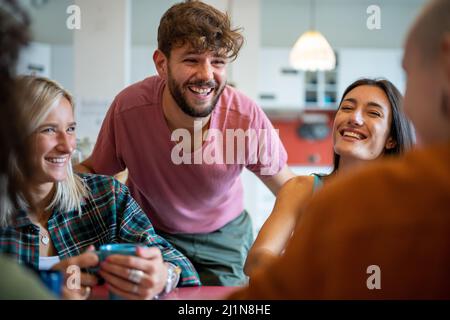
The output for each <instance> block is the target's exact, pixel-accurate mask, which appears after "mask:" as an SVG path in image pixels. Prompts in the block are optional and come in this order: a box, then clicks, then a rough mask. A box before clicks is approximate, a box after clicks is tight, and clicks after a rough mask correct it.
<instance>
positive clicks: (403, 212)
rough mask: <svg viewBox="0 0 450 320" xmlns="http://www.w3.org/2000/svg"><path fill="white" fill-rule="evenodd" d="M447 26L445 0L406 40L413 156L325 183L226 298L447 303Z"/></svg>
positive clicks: (438, 0) (428, 10) (431, 7)
mask: <svg viewBox="0 0 450 320" xmlns="http://www.w3.org/2000/svg"><path fill="white" fill-rule="evenodd" d="M449 17H450V1H448V0H435V1H432V2H430V3H429V4H428V5H427V6H426V7H425V8H424V10H423V11H422V13H421V14H420V16H419V17H418V19H417V20H416V22H415V24H414V26H413V27H412V29H411V31H410V33H409V36H408V38H407V41H406V47H405V55H404V59H403V67H404V69H405V71H406V73H407V89H406V94H405V112H406V114H407V115H408V116H409V118H410V119H411V120H412V122H413V123H414V126H415V128H416V134H417V140H418V147H417V149H416V150H413V151H411V152H409V153H408V154H406V155H405V156H404V157H401V158H398V159H392V160H380V161H379V162H377V163H374V164H373V165H369V166H367V167H365V168H363V169H361V170H358V171H357V172H355V173H354V174H352V175H347V176H345V177H340V178H337V179H335V180H334V181H331V182H330V183H329V184H328V185H327V186H325V187H324V188H323V189H322V190H321V191H319V192H318V193H317V194H316V196H315V197H314V198H313V199H312V200H311V203H310V204H309V206H308V207H307V208H306V210H305V212H304V213H303V214H302V216H301V218H300V220H299V222H298V225H297V228H296V230H295V232H294V235H293V237H292V239H291V242H290V243H289V244H288V246H287V248H286V251H285V254H284V255H283V256H282V257H281V258H280V259H278V260H276V261H275V262H274V263H273V264H271V265H270V266H268V267H267V269H265V270H260V271H259V272H257V273H255V274H254V276H253V277H252V279H251V281H250V285H249V287H247V288H245V289H243V290H241V291H238V292H237V293H235V294H234V295H232V296H231V299H422V298H424V299H428V298H438V299H439V298H445V299H450V285H449V284H450V272H449V270H450V19H449Z"/></svg>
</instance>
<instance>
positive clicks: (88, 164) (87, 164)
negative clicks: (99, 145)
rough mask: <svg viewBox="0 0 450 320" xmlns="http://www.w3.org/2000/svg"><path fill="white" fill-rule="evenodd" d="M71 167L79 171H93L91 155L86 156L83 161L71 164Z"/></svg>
mask: <svg viewBox="0 0 450 320" xmlns="http://www.w3.org/2000/svg"><path fill="white" fill-rule="evenodd" d="M73 169H74V170H75V171H76V172H79V173H95V171H94V169H93V165H92V161H91V157H89V158H87V159H86V160H84V161H83V162H80V163H79V164H76V165H74V166H73Z"/></svg>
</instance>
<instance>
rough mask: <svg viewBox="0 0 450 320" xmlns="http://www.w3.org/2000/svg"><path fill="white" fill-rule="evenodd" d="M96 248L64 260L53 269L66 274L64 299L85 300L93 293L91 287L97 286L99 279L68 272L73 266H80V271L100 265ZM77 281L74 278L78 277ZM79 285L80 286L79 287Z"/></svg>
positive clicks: (83, 273)
mask: <svg viewBox="0 0 450 320" xmlns="http://www.w3.org/2000/svg"><path fill="white" fill-rule="evenodd" d="M94 250H95V248H94V246H90V247H89V248H88V251H87V252H85V253H83V254H80V255H79V256H76V257H71V258H68V259H64V260H62V261H61V262H60V263H58V264H56V265H55V266H54V267H53V268H52V269H53V270H59V271H61V272H62V273H63V274H64V286H63V290H62V296H63V298H64V299H70V300H85V299H87V298H88V297H89V294H90V293H91V287H93V286H95V285H97V277H96V276H94V275H91V274H88V273H86V272H81V273H80V274H79V275H78V274H77V273H73V272H68V271H70V269H69V268H70V267H71V266H78V268H79V269H78V270H80V269H82V268H90V267H95V266H97V265H98V262H99V260H98V256H97V255H96V254H95V252H91V251H94ZM78 276H79V279H75V278H72V277H78ZM78 284H79V285H78Z"/></svg>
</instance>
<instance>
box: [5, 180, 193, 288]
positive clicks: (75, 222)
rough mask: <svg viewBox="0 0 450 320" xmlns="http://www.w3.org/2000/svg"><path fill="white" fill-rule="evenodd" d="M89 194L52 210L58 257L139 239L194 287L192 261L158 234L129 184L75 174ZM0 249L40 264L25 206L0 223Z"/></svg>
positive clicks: (182, 283) (34, 230)
mask: <svg viewBox="0 0 450 320" xmlns="http://www.w3.org/2000/svg"><path fill="white" fill-rule="evenodd" d="M80 176H81V177H82V178H83V180H84V181H85V183H86V185H87V186H88V187H89V189H90V194H91V195H92V196H91V197H90V198H88V199H84V201H83V202H82V203H81V211H82V213H81V214H79V212H78V210H72V211H70V212H60V211H58V210H57V209H54V210H53V213H52V215H51V216H50V218H49V220H48V231H49V234H50V237H51V239H52V241H53V244H54V246H55V249H56V251H57V253H58V256H59V257H60V259H61V260H62V259H65V258H68V257H72V256H77V255H80V254H81V253H83V252H84V251H86V249H87V247H89V246H90V245H94V246H95V248H96V249H98V248H99V247H100V246H101V245H103V244H108V243H124V242H128V243H142V244H144V245H147V246H156V247H158V248H159V249H160V250H161V252H162V256H163V259H164V261H166V262H170V263H172V264H174V265H176V266H179V267H180V268H181V275H180V282H179V284H178V285H179V286H197V285H200V280H199V277H198V274H197V272H196V271H195V269H194V267H193V265H192V264H191V262H190V261H189V260H188V259H187V258H186V257H185V256H184V255H182V254H181V253H180V252H179V251H178V250H176V249H175V248H174V247H173V246H172V245H171V244H169V243H168V242H167V241H166V240H165V239H163V238H162V237H161V236H158V235H157V234H156V233H155V230H154V229H153V226H152V224H151V222H150V220H149V219H148V217H147V216H146V214H145V213H144V212H143V211H142V209H141V208H140V207H139V205H138V204H137V203H136V201H135V200H134V199H133V198H132V197H131V195H130V192H129V190H128V188H127V187H126V186H125V185H123V184H121V183H120V182H118V181H117V180H115V179H113V178H112V177H107V176H100V175H90V174H80ZM0 252H1V253H4V254H7V255H11V256H12V257H13V258H15V259H17V260H18V261H19V263H23V264H27V265H29V266H32V267H33V268H35V269H37V268H38V267H39V227H37V226H36V225H34V224H32V223H31V221H30V219H29V218H28V216H27V213H26V211H24V210H19V211H18V212H17V215H16V216H15V218H14V220H13V222H12V224H10V225H9V226H8V227H6V228H0Z"/></svg>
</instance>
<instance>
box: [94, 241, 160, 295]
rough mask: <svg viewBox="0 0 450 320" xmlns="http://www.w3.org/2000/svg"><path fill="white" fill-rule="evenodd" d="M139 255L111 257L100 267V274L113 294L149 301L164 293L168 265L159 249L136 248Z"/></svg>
mask: <svg viewBox="0 0 450 320" xmlns="http://www.w3.org/2000/svg"><path fill="white" fill-rule="evenodd" d="M136 255H137V256H126V255H111V256H109V257H108V258H106V260H105V261H103V262H102V263H101V264H100V275H101V276H102V277H103V278H104V279H105V280H106V282H107V284H108V287H109V290H110V291H111V292H112V293H114V294H117V295H119V296H121V297H123V298H126V299H130V300H137V299H145V300H149V299H152V298H154V297H155V296H156V295H157V294H159V293H161V291H163V289H164V287H165V285H166V282H167V273H168V271H167V270H168V266H167V264H166V263H164V261H163V259H162V255H161V251H160V250H159V249H158V248H155V247H152V248H147V247H137V248H136Z"/></svg>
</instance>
